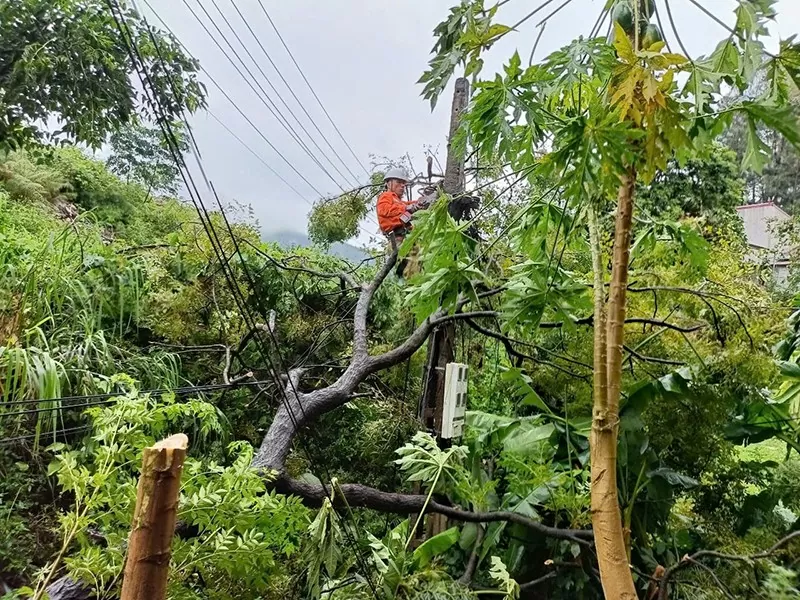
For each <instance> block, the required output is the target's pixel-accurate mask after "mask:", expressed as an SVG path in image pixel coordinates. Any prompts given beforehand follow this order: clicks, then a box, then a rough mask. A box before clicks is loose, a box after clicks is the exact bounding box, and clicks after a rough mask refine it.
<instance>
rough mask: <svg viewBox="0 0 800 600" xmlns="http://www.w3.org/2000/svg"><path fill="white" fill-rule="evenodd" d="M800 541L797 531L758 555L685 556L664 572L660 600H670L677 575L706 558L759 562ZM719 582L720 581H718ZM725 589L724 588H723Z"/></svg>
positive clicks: (708, 553)
mask: <svg viewBox="0 0 800 600" xmlns="http://www.w3.org/2000/svg"><path fill="white" fill-rule="evenodd" d="M796 539H800V531H795V532H793V533H790V534H789V535H787V536H786V537H784V538H782V539H780V540H778V541H777V542H775V544H773V545H772V547H771V548H769V549H768V550H765V551H764V552H759V553H757V554H750V555H745V554H726V553H724V552H716V551H714V550H700V551H699V552H695V553H694V554H692V555H691V556H690V555H685V556H684V557H683V558H682V559H681V560H680V562H678V563H677V564H675V565H673V566H671V567H670V568H668V569H667V570H666V571H664V576H663V577H662V578H661V585H660V588H659V591H658V600H668V598H669V582H670V579H672V577H673V576H674V575H675V573H677V572H678V571H681V570H683V569H686V568H687V567H690V566H692V565H697V564H698V563H699V561H700V560H702V559H704V558H716V559H718V560H727V561H734V562H752V561H754V560H759V559H763V558H769V557H771V556H774V555H775V554H776V553H777V552H778V551H779V550H780V549H782V548H783V547H785V546H787V545H788V544H790V543H791V542H792V541H793V540H796ZM718 581H719V580H718ZM723 589H724V588H723Z"/></svg>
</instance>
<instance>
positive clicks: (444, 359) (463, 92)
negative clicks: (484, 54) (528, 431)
mask: <svg viewBox="0 0 800 600" xmlns="http://www.w3.org/2000/svg"><path fill="white" fill-rule="evenodd" d="M468 100H469V82H468V81H467V79H466V78H464V77H459V78H458V79H456V85H455V91H454V93H453V106H452V109H451V112H450V132H449V135H448V138H447V163H446V165H445V172H444V183H443V187H444V191H445V193H447V194H448V195H449V196H450V197H451V198H453V197H456V196H458V195H459V194H463V192H464V188H465V186H466V178H465V173H464V166H465V149H464V148H456V145H455V135H456V132H457V131H458V128H459V127H460V125H461V116H462V114H463V112H464V110H465V109H466V107H467V102H468ZM429 170H430V165H429ZM449 211H450V215H451V216H452V217H453V218H454V219H456V220H457V221H459V220H461V217H462V210H461V208H460V203H458V202H453V201H451V202H450V206H449ZM455 341H456V330H455V326H454V325H453V324H452V323H446V324H444V325H440V326H439V327H438V328H437V329H436V330H435V331H434V332H433V335H432V336H431V339H430V340H429V341H428V356H427V360H426V361H425V365H426V372H425V374H424V375H423V379H424V384H423V388H422V398H421V400H420V413H421V414H420V417H421V418H422V421H423V423H424V424H425V427H426V428H427V429H432V430H433V431H435V432H436V437H437V438H438V439H439V443H440V445H442V446H444V445H446V444H447V443H449V440H447V441H446V442H445V441H443V440H441V434H442V412H443V411H442V409H443V407H444V387H445V369H446V367H447V363H451V362H453V361H454V360H455ZM426 529H427V534H428V536H429V537H430V536H434V535H437V534H439V533H441V532H443V531H445V530H446V529H447V518H446V517H444V516H442V515H431V516H430V517H429V518H428V522H427V527H426Z"/></svg>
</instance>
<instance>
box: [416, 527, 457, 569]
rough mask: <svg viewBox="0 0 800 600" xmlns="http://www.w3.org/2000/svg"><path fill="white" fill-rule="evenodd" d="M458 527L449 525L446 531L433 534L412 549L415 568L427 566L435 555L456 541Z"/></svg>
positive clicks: (444, 550)
mask: <svg viewBox="0 0 800 600" xmlns="http://www.w3.org/2000/svg"><path fill="white" fill-rule="evenodd" d="M458 538H459V531H458V527H451V528H450V529H448V530H447V531H443V532H442V533H440V534H438V535H435V536H433V537H432V538H430V539H428V540H426V541H424V542H423V543H422V544H420V545H419V547H418V548H417V549H416V550H414V554H413V555H412V556H413V561H414V565H415V566H416V567H417V568H422V567H425V566H427V565H428V564H429V563H430V562H431V561H432V560H433V559H434V558H435V557H437V556H439V555H440V554H444V553H445V552H447V551H448V550H449V549H450V548H452V547H453V545H454V544H456V543H457V542H458Z"/></svg>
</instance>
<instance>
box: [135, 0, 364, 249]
mask: <svg viewBox="0 0 800 600" xmlns="http://www.w3.org/2000/svg"><path fill="white" fill-rule="evenodd" d="M142 1H143V2H144V4H145V5H146V6H147V7H148V8H149V9H150V11H151V12H152V13H153V15H154V16H155V17H156V19H158V22H159V23H160V24H161V25H162V26H163V27H164V29H165V30H166V31H167V32H168V33H170V35H172V37H173V38H174V39H175V41H176V42H177V43H178V45H179V46H180V47H181V48H182V49H183V51H184V52H186V54H188V55H189V56H191V55H192V54H191V52H190V51H189V49H188V48H187V47H186V45H185V44H183V43H182V42H181V40H180V39H179V38H178V36H176V35H175V32H174V31H172V29H171V28H170V27H169V25H167V23H166V21H164V19H163V18H162V17H161V16H160V15H159V14H158V12H157V11H156V10H155V9H154V8H153V6H152V5H151V4H150V2H149V0H142ZM200 70H201V71H202V72H203V73H204V74H205V75H206V76H207V77H208V79H209V81H210V82H211V83H212V84H213V85H214V87H216V88H217V90H219V92H220V93H221V94H222V95H223V96H224V97H225V99H226V100H227V101H228V102H229V103H230V105H231V106H233V108H234V109H235V110H236V112H238V113H239V115H241V116H242V118H244V120H245V121H247V123H248V125H250V127H252V128H253V130H254V131H255V132H256V133H257V134H258V135H259V136H260V137H261V139H263V140H264V141H265V142H266V143H267V145H268V146H269V147H270V148H271V149H272V150H273V151H274V152H275V153H276V154H277V155H278V156H279V157H280V158H281V159H282V160H283V162H284V163H286V164H287V165H288V166H289V167H290V168H291V169H292V171H294V172H295V173H296V174H297V175H298V176H299V177H300V178H301V179H302V180H303V181H304V182H305V183H306V184H307V185H308V186H309V187H310V188H311V189H312V190H314V192H316V194H317V195H318V196H319V197H320V198H324V197H325V194H323V193H322V192H321V191H320V190H319V189H318V188H317V187H316V186H314V184H312V183H311V182H310V181H309V180H308V179H307V178H306V177H305V176H304V175H303V174H302V173H300V172H299V171H298V170H297V168H295V166H294V165H293V164H292V163H291V162H290V161H289V160H288V159H287V158H286V157H285V156H284V155H283V154H282V153H281V152H280V151H279V150H278V149H277V148H276V147H275V145H274V144H273V143H272V142H271V141H270V140H269V139H268V138H267V137H266V136H265V135H264V133H263V132H262V131H261V129H259V128H258V126H256V124H255V123H253V121H252V120H251V119H250V117H248V116H247V114H246V113H245V112H244V111H243V110H242V109H241V108H240V107H239V105H238V104H237V103H236V102H235V101H234V100H233V98H231V96H230V94H228V92H227V91H225V89H224V88H223V87H222V86H221V85H220V84H219V83H218V82H217V81H216V79H214V77H213V75H211V73H209V72H208V70H207V69H205V68H204V67H203V66H202V64H201V65H200ZM209 114H211V113H210V111H209ZM212 116H213V115H212ZM214 118H217V117H214ZM187 124H188V121H187ZM226 130H228V131H229V132H230V133H232V132H231V131H230V129H229V128H227V127H226ZM232 134H233V133H232ZM233 135H234V137H235V138H236V139H237V140H238V141H239V142H240V143H242V144H244V142H243V141H242V140H241V138H239V136H237V135H235V134H233ZM245 146H246V144H245ZM247 149H248V150H249V151H250V152H252V153H253V154H255V155H256V157H258V158H259V160H260V161H261V162H262V163H263V164H264V165H265V166H266V167H267V168H268V169H269V170H270V171H271V172H272V173H273V174H275V176H277V177H278V178H279V179H280V180H281V181H282V182H284V183H285V184H286V185H287V186H289V187H290V188H292V189H294V188H293V186H291V185H290V184H289V183H288V182H287V181H286V180H285V179H284V178H283V177H281V176H280V174H278V173H277V172H276V171H275V170H274V169H273V168H272V167H270V166H269V164H268V163H267V162H266V161H265V160H264V159H263V158H261V157H259V155H258V154H256V153H255V152H254V151H253V150H252V149H251V148H249V147H247ZM298 195H300V197H301V198H302V199H303V201H304V202H306V203H307V204H308V205H309V206H312V207H313V206H314V204H313V203H312V202H311V201H310V200H308V199H307V198H305V197H304V196H302V195H301V194H299V193H298ZM370 220H372V222H373V223H376V225H377V221H375V219H374V217H371V216H370ZM359 230H361V232H362V233H364V234H366V235H368V236H370V235H373V234H371V233H369V232H367V231H366V230H364V228H363V227H361V226H360V225H359Z"/></svg>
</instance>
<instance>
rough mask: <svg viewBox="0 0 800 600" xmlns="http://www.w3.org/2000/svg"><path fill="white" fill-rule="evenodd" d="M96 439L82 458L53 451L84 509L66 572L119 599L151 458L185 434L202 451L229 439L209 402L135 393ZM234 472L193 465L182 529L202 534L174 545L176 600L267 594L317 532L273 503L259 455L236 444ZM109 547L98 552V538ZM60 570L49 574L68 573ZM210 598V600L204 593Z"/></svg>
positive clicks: (67, 535) (95, 419) (279, 501)
mask: <svg viewBox="0 0 800 600" xmlns="http://www.w3.org/2000/svg"><path fill="white" fill-rule="evenodd" d="M87 412H88V414H89V416H90V418H91V421H92V432H91V433H90V434H89V435H88V436H87V437H86V438H85V439H84V441H83V442H82V444H81V445H80V446H79V447H77V448H75V449H72V450H70V449H66V448H64V446H63V444H59V445H55V446H51V448H50V450H51V451H53V452H54V460H53V462H52V463H51V465H50V467H49V469H48V472H49V473H50V474H51V475H54V476H56V477H57V479H58V485H59V486H60V487H61V489H62V491H63V492H64V493H69V494H70V495H71V496H72V497H74V498H75V504H74V506H73V507H72V508H71V510H70V511H68V512H67V513H65V514H64V515H63V516H62V517H61V519H60V521H61V529H62V533H63V536H64V547H69V548H71V547H72V542H73V540H74V542H75V543H76V546H77V548H76V549H75V550H74V551H71V552H70V553H69V554H68V555H67V556H66V557H65V558H64V562H65V564H66V566H67V568H68V570H69V572H70V573H71V574H72V576H73V577H75V578H78V579H80V580H82V581H84V582H85V583H86V584H87V585H89V586H91V587H92V588H93V589H94V590H95V591H96V593H97V594H99V595H105V594H108V593H109V592H111V591H113V590H117V589H118V586H119V582H120V577H121V571H122V568H123V564H124V557H125V543H126V540H127V536H128V532H129V529H130V518H131V514H132V509H133V505H134V503H135V500H136V480H137V471H138V465H139V463H140V452H141V448H143V447H145V446H149V445H151V444H152V443H154V442H155V441H156V440H157V439H160V438H162V437H165V436H166V435H169V434H171V433H174V432H175V431H180V430H186V431H189V432H192V433H193V440H192V444H191V445H192V447H194V448H197V449H198V450H199V449H200V448H202V447H203V446H204V444H207V443H209V442H210V441H212V440H213V439H214V438H218V437H219V436H220V435H221V434H222V433H223V429H222V425H221V423H220V420H219V415H218V412H217V410H216V409H215V408H214V407H213V406H212V405H210V404H208V403H206V402H202V401H199V400H188V401H184V402H180V403H179V402H176V401H175V399H174V398H172V397H170V396H164V397H163V398H162V399H160V400H155V399H153V398H150V397H149V396H146V395H141V396H140V395H139V394H138V393H136V391H135V389H134V390H133V391H132V392H131V393H129V394H127V395H126V396H122V397H119V398H117V399H116V400H115V403H114V404H113V405H112V406H110V407H108V408H99V407H98V408H92V409H89V410H88V411H87ZM225 455H227V456H229V457H230V458H231V461H230V462H229V463H228V464H225V463H220V462H217V461H215V460H213V459H211V458H203V459H196V458H191V457H190V458H187V460H186V463H185V465H184V470H183V472H184V477H183V481H182V485H181V498H180V505H179V506H180V507H179V511H178V519H179V520H180V521H181V522H182V523H184V524H185V526H186V527H187V529H188V530H189V531H194V533H193V534H192V535H191V536H189V537H185V538H180V539H178V540H176V542H175V543H174V544H173V552H172V569H171V576H170V592H169V594H170V597H197V594H202V593H211V594H213V595H214V597H216V598H234V597H239V595H240V592H241V589H242V586H245V587H246V588H247V589H249V590H252V592H253V593H265V592H266V591H267V590H269V589H270V587H271V585H273V584H274V579H275V577H276V576H277V575H278V574H279V573H280V567H279V566H278V565H277V564H276V560H278V559H288V558H291V557H292V556H293V555H294V553H295V552H296V550H297V548H298V546H299V536H300V534H301V533H302V531H303V530H304V529H305V526H306V524H307V519H306V511H305V509H303V508H302V506H301V505H300V504H299V502H298V501H297V500H295V499H289V498H284V497H281V496H278V495H276V494H274V493H269V492H267V491H266V488H265V480H264V476H263V475H262V474H259V473H257V472H255V471H253V470H252V469H251V468H250V462H251V460H252V456H253V449H252V447H251V446H249V445H248V444H246V443H243V442H235V443H233V444H231V445H229V446H228V447H227V449H226V450H225ZM92 531H97V532H99V535H100V536H101V537H102V539H103V544H102V545H97V543H96V541H95V540H94V539H93V537H92V536H91V535H89V533H90V532H92ZM58 560H59V559H58V558H57V559H56V562H54V563H53V564H52V565H50V566H49V569H56V568H58V566H59V564H58ZM204 589H205V590H207V592H204V591H203V590H204Z"/></svg>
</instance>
